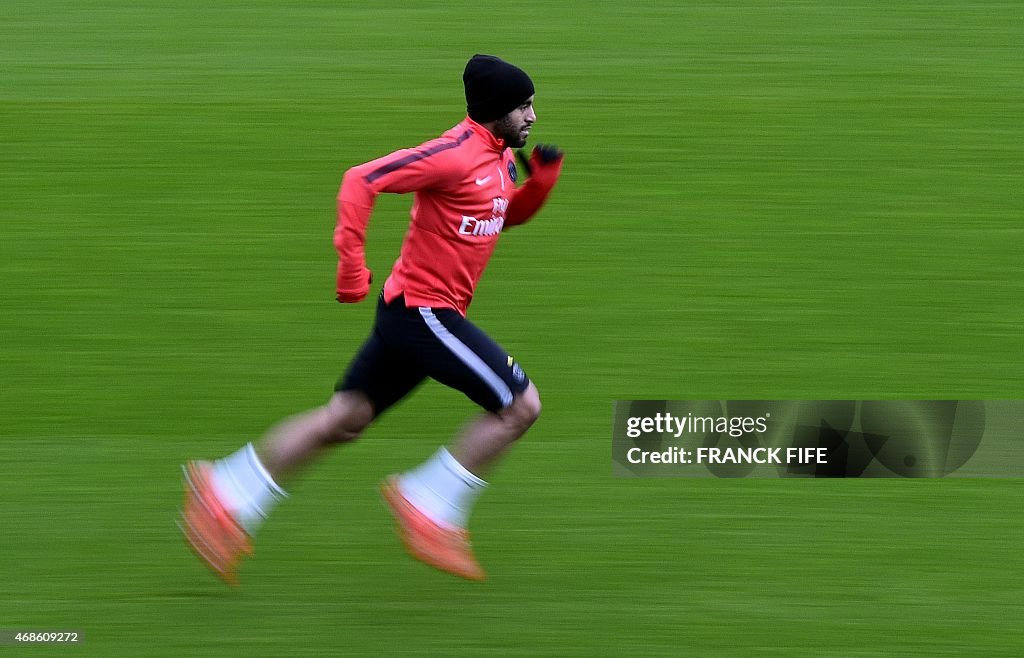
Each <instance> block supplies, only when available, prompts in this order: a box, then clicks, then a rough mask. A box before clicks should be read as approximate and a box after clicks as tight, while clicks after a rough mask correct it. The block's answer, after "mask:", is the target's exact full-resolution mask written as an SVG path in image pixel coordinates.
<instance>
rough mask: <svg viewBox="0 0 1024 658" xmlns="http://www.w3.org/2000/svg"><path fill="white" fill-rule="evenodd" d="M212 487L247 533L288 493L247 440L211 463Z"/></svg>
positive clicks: (252, 530) (250, 532)
mask: <svg viewBox="0 0 1024 658" xmlns="http://www.w3.org/2000/svg"><path fill="white" fill-rule="evenodd" d="M213 488H214V490H215V492H216V494H217V498H219V499H220V501H221V503H222V504H223V505H224V507H225V508H226V509H227V510H228V512H230V513H231V515H232V516H233V517H235V520H236V521H238V522H239V523H240V524H241V525H242V527H243V528H245V531H246V532H248V533H249V534H252V533H253V532H254V531H255V530H256V528H257V527H259V524H260V523H261V522H262V521H263V519H265V518H267V515H268V514H270V510H271V509H273V507H274V505H275V504H276V503H277V501H279V500H281V499H282V498H285V497H287V496H288V494H287V493H285V491H284V489H282V488H281V487H279V486H277V483H276V482H274V479H273V478H272V477H270V473H268V472H267V469H266V468H264V467H263V464H261V463H260V459H259V457H257V456H256V449H255V448H253V447H252V444H251V443H247V444H245V446H244V447H242V449H241V450H239V451H238V452H236V453H234V454H232V455H229V456H227V457H225V458H224V459H221V460H219V461H217V462H215V463H214V465H213Z"/></svg>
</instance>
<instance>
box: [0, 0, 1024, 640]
mask: <svg viewBox="0 0 1024 658" xmlns="http://www.w3.org/2000/svg"><path fill="white" fill-rule="evenodd" d="M1022 41H1024V23H1022V21H1021V15H1020V5H1019V3H1016V2H983V3H982V2H979V3H973V2H963V1H958V2H952V1H941V2H935V1H931V2H917V1H908V2H901V3H882V2H862V3H858V4H856V5H847V4H846V3H835V2H808V1H793V2H784V1H774V2H767V1H764V2H757V1H753V0H744V1H741V2H730V3H699V4H691V5H682V4H679V3H673V2H634V3H625V4H623V3H617V2H590V3H586V4H577V5H563V6H556V5H551V4H548V3H541V2H532V1H527V2H522V3H519V4H516V5H509V6H503V7H485V6H482V5H479V4H474V3H464V2H455V1H453V2H443V3H442V2H423V3H417V4H416V5H415V6H412V7H410V6H408V5H403V4H398V3H385V4H378V5H373V6H363V5H357V4H355V3H348V2H295V3H287V4H285V5H280V4H279V3H273V2H219V3H216V4H215V5H212V6H211V5H210V4H209V3H198V2H180V3H165V2H146V1H143V2H124V1H117V0H111V1H105V2H99V1H97V2H77V3H73V2H53V1H43V2H31V3H30V2H22V1H20V0H14V1H11V2H6V3H5V5H4V9H3V14H2V18H0V126H2V127H0V140H2V143H0V176H2V181H0V281H2V285H0V305H2V306H0V307H2V312H0V376H2V381H3V393H2V395H0V421H2V423H0V440H2V442H3V464H4V466H5V469H4V470H5V482H4V485H5V486H4V489H5V491H4V494H3V496H0V523H2V524H3V530H2V532H0V556H2V561H0V564H2V565H3V566H2V571H0V574H2V578H0V628H5V629H19V628H26V629H30V628H74V629H79V630H82V631H84V632H85V636H86V644H85V645H83V646H82V647H80V648H79V650H80V651H82V652H83V653H90V654H95V655H113V654H124V655H186V654H196V653H225V654H240V653H244V654H250V655H284V654H306V655H317V654H324V653H339V654H352V655H358V654H367V653H369V654H384V655H390V654H416V653H432V654H466V655H511V654H524V655H525V654H547V655H598V654H611V655H621V654H624V653H633V654H695V655H750V654H757V655H807V656H816V655H822V654H830V655H893V654H901V655H915V654H916V655H943V654H945V655H964V654H985V655H1019V654H1020V653H1021V652H1022V651H1024V634H1022V632H1021V631H1020V629H1019V619H1020V617H1021V612H1022V606H1021V600H1022V595H1024V576H1022V575H1021V566H1022V564H1021V560H1020V557H1019V552H1020V551H1019V544H1020V542H1019V537H1020V534H1021V530H1022V522H1021V517H1020V512H1019V508H1018V507H1017V504H1018V502H1019V497H1020V493H1021V489H1020V481H1019V480H963V481H953V480H950V481H895V480H893V481H848V482H846V481H819V482H815V481H776V480H773V481H733V480H717V481H703V480H682V479H679V480H616V479H612V478H611V477H610V471H611V460H610V436H609V427H610V414H611V403H612V401H613V400H615V399H629V398H651V399H657V398H669V399H728V398H738V399H821V398H835V399H857V398H866V399H883V398H946V399H948V398H954V399H964V398H978V399H1003V398H1020V397H1021V387H1022V382H1024V376H1022V375H1024V367H1022V365H1021V363H1022V361H1021V354H1022V349H1021V348H1022V341H1021V326H1022V324H1024V304H1022V303H1021V299H1024V265H1022V260H1021V257H1020V254H1021V252H1022V246H1024V240H1022V237H1024V231H1022V227H1021V225H1020V218H1021V216H1022V211H1024V202H1022V195H1021V192H1020V190H1021V175H1022V164H1024V157H1022V150H1021V145H1022V144H1024V139H1022V138H1024V129H1022V127H1021V126H1022V124H1021V115H1022V109H1024V104H1022V100H1024V85H1022V84H1021V80H1022V78H1021V72H1022V70H1024V55H1022V54H1021V50H1020V43H1021V42H1022ZM475 52H486V53H494V54H498V55H501V56H503V57H505V58H507V59H509V60H510V61H512V62H514V63H516V64H518V65H520V66H522V67H523V68H525V69H526V70H527V71H529V72H530V74H531V75H532V76H533V78H534V80H535V82H536V84H537V88H538V91H537V98H536V106H537V112H538V115H539V121H538V124H537V127H536V129H535V131H534V136H533V140H534V141H536V142H553V143H557V144H558V145H560V146H561V147H562V148H564V149H565V150H566V152H567V154H568V155H567V160H566V166H565V172H564V175H563V177H562V180H561V182H560V184H559V187H558V188H557V190H556V192H555V193H554V195H553V197H552V199H551V201H550V203H549V205H548V206H547V207H546V209H545V210H544V211H543V213H542V214H541V215H540V216H539V217H537V218H536V219H535V221H534V222H533V223H532V224H531V225H529V226H527V227H524V228H523V229H521V230H516V231H514V232H510V233H509V234H507V235H506V236H505V237H504V238H503V240H502V242H501V244H500V246H499V248H498V251H497V254H496V256H495V258H494V260H493V261H492V264H491V266H490V268H489V270H488V273H487V274H486V276H485V278H484V281H483V283H482V284H481V287H480V289H479V291H478V295H477V300H476V301H475V302H474V305H473V308H472V309H471V314H470V315H471V317H472V318H473V319H474V320H475V321H476V322H477V323H478V324H479V325H481V326H482V327H484V328H485V329H486V330H488V331H489V332H490V333H491V334H492V335H493V336H495V337H496V338H497V339H498V340H499V341H500V342H501V343H502V344H503V345H505V346H506V347H507V348H508V349H509V350H510V351H511V352H512V353H513V354H515V355H516V357H517V358H518V359H519V360H520V361H521V362H522V363H523V364H524V367H525V368H526V370H527V372H528V373H529V374H530V375H531V377H532V378H533V379H534V380H535V381H536V382H537V385H538V387H539V389H540V391H541V394H542V398H543V399H544V403H545V412H544V416H543V417H542V418H541V420H540V422H539V423H538V424H537V425H536V426H535V428H534V429H533V430H532V431H531V432H530V434H529V435H528V437H527V439H526V440H525V441H523V442H522V443H521V444H520V445H519V446H517V448H516V450H515V451H514V452H513V453H512V454H511V455H510V456H509V458H508V459H507V461H506V462H505V463H504V464H503V466H502V467H501V469H500V470H499V471H498V472H496V473H495V474H494V477H493V483H494V486H493V488H492V490H491V491H490V492H489V493H488V494H487V495H486V496H485V497H484V498H483V499H482V501H481V503H480V505H479V506H478V509H477V511H476V515H475V518H474V531H475V537H476V544H477V546H478V551H479V554H480V557H481V560H482V561H483V563H484V564H485V566H486V567H487V568H488V569H489V571H490V573H491V580H490V581H488V582H487V583H486V584H484V585H482V586H474V585H471V584H466V583H462V582H459V581H455V580H453V579H450V578H447V577H445V576H443V575H441V574H436V573H434V572H432V571H430V570H428V569H426V568H425V567H421V566H420V565H418V564H416V563H413V562H412V561H410V560H408V559H406V558H405V556H404V554H403V553H402V551H401V549H400V548H399V546H398V544H397V542H396V541H395V539H394V537H393V535H392V533H391V530H390V528H389V524H388V519H387V518H386V514H385V513H384V512H383V509H382V508H381V506H380V505H379V503H378V502H377V495H376V490H375V484H376V482H377V480H378V479H379V478H380V477H381V476H383V475H384V474H386V473H389V472H392V471H395V470H399V469H403V468H406V467H408V466H410V465H411V464H414V463H416V462H417V461H418V460H420V459H422V458H423V457H425V456H426V455H428V454H429V453H431V452H432V451H433V450H434V449H435V447H436V446H437V444H438V443H440V442H442V441H445V440H447V437H448V436H449V435H450V434H451V433H452V432H453V431H455V430H456V429H457V428H458V426H459V425H460V424H461V423H462V422H463V421H464V420H465V419H466V418H467V417H468V416H469V415H470V414H471V413H473V408H472V406H471V405H470V404H469V403H468V402H466V401H465V400H463V399H462V398H461V396H459V395H458V394H454V393H452V392H450V391H447V390H444V389H443V388H441V387H439V386H436V385H430V386H427V387H424V388H423V389H421V390H420V391H419V392H418V393H417V394H416V395H415V396H414V397H413V398H411V399H410V400H409V401H408V402H406V403H405V404H404V405H403V406H401V407H400V408H398V409H397V410H396V411H395V412H394V413H392V414H389V415H388V416H386V417H385V418H384V419H383V420H382V421H381V422H380V423H379V424H378V425H377V426H375V427H374V428H373V429H372V430H371V431H370V432H368V434H367V435H366V437H365V439H364V440H363V441H362V442H360V443H358V444H357V445H354V446H352V447H350V448H346V449H345V450H343V451H338V452H335V453H332V454H331V455H330V456H329V457H328V458H327V459H326V460H325V461H324V463H322V464H321V465H319V466H318V467H317V468H315V469H313V470H312V471H310V472H308V473H307V474H306V475H305V476H303V477H302V478H301V479H300V480H298V481H296V482H295V483H294V484H293V485H292V486H291V487H290V488H291V490H292V492H293V494H294V495H293V496H292V498H291V499H290V500H289V501H288V502H287V503H286V504H285V505H283V506H282V507H281V508H280V509H279V511H278V512H277V513H276V514H275V516H274V518H273V519H272V520H271V521H270V522H269V523H268V524H267V525H266V526H265V528H264V530H263V532H262V533H261V536H260V538H259V546H258V554H257V557H256V559H255V560H253V561H252V562H251V563H250V564H248V565H247V566H246V568H245V570H244V572H243V583H244V585H243V587H242V588H241V589H239V590H237V591H228V590H226V589H224V588H222V587H221V586H220V585H219V583H217V582H216V581H214V580H213V579H212V578H211V577H209V576H208V575H207V574H206V573H205V572H204V571H203V569H202V568H201V567H200V566H199V565H198V564H197V563H196V562H195V560H194V559H193V558H192V556H191V555H190V554H189V553H188V552H187V551H186V549H185V548H184V546H183V545H182V542H181V540H180V538H179V537H178V536H177V531H176V529H175V528H174V525H173V519H174V516H175V513H176V507H177V505H178V504H179V498H180V493H179V487H180V485H179V473H178V470H177V468H178V464H179V463H180V462H181V461H183V460H185V459H188V458H194V457H218V456H221V455H223V454H225V453H226V452H228V451H230V450H233V449H235V448H236V447H237V446H238V445H240V444H241V443H242V442H244V441H247V440H250V439H253V438H255V437H257V436H259V434H260V433H261V432H262V431H263V429H264V428H265V427H267V426H268V425H269V424H271V423H273V422H275V421H276V420H277V419H279V418H280V417H281V416H283V415H286V414H290V413H293V412H295V411H298V410H301V409H305V408H307V407H310V406H312V405H315V404H318V403H320V402H321V401H322V400H324V399H325V398H326V396H327V395H329V393H330V390H331V387H332V385H333V383H334V380H335V378H336V377H337V376H338V375H339V374H340V373H341V372H342V371H343V370H344V367H345V365H346V364H347V361H348V358H349V357H350V356H351V355H352V353H353V352H354V350H355V349H356V348H357V347H358V345H359V344H360V343H361V342H362V340H363V338H364V336H365V335H366V333H367V331H368V330H369V327H370V322H371V319H372V317H371V316H372V305H371V304H363V305H359V306H354V307H342V306H339V305H338V304H336V303H335V302H334V301H333V276H334V265H335V257H334V254H333V250H332V246H331V240H330V238H331V231H332V228H333V223H334V195H335V193H336V190H337V186H338V183H339V182H340V179H341V175H342V174H343V172H344V170H345V169H346V168H347V167H349V166H351V165H353V164H357V163H359V162H363V161H365V160H368V159H370V158H372V157H376V156H378V155H381V154H384V153H387V152H390V151H392V150H394V149H397V148H401V147H405V146H411V145H415V144H418V143H420V142H422V141H425V140H426V139H429V138H431V137H433V136H435V135H437V134H439V133H440V132H441V131H443V130H444V129H446V128H448V127H450V126H451V125H454V124H455V123H456V122H458V121H459V120H460V119H461V118H462V116H463V110H464V100H463V98H462V88H461V71H462V67H463V66H464V64H465V61H466V59H468V57H469V56H470V55H472V54H473V53H475ZM408 206H409V199H408V198H401V197H386V198H382V199H381V200H380V201H379V203H378V205H377V210H376V212H375V215H374V219H373V222H372V224H371V230H370V242H369V252H368V259H369V261H370V266H371V267H372V268H373V269H374V270H375V271H376V272H377V273H378V277H377V279H378V281H382V280H383V278H384V274H385V273H386V272H387V271H388V269H389V268H390V265H391V262H392V261H393V259H394V258H395V256H396V255H397V249H398V245H399V243H400V241H401V237H402V235H403V233H404V231H405V228H406V224H407V212H408ZM0 651H2V649H0ZM46 652H47V651H46V650H45V649H43V650H41V651H40V652H39V653H41V654H42V653H46ZM52 652H53V653H55V654H56V653H61V654H62V655H63V654H64V653H66V648H55V649H53V650H52Z"/></svg>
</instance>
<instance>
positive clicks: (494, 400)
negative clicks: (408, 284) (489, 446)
mask: <svg viewBox="0 0 1024 658" xmlns="http://www.w3.org/2000/svg"><path fill="white" fill-rule="evenodd" d="M427 377H430V378H431V379H435V380H437V381H439V382H441V383H442V384H444V385H446V386H450V387H451V388H454V389H456V390H458V391H462V392H463V393H464V394H465V395H466V397H468V398H469V399H470V400H472V401H473V402H476V403H477V404H478V405H480V406H481V407H483V408H484V409H486V410H488V411H499V410H501V409H504V408H505V407H507V406H509V405H510V404H512V400H513V399H514V398H515V396H516V395H518V394H520V393H522V392H523V391H525V390H526V387H527V386H528V385H529V383H530V380H529V378H528V377H527V376H526V373H524V372H523V369H522V368H520V367H519V364H518V363H516V362H515V360H514V359H513V358H512V357H511V356H510V355H509V353H508V352H506V351H505V350H503V349H502V348H501V346H500V345H498V344H497V343H495V342H494V341H493V340H491V338H490V337H489V336H488V335H487V334H485V333H484V332H483V331H481V330H480V329H479V328H478V327H477V326H476V325H474V324H473V323H472V322H470V321H469V320H467V319H466V318H464V317H463V316H462V315H460V314H459V313H458V311H455V310H452V309H448V308H428V307H426V306H420V307H412V308H406V306H405V298H404V297H402V296H399V297H397V298H396V299H394V300H392V301H391V303H385V301H384V297H383V295H381V297H380V299H379V301H378V302H377V319H376V322H375V323H374V326H373V333H371V334H370V337H369V338H368V339H367V340H366V342H365V343H363V346H362V347H361V348H360V349H359V353H358V354H357V355H356V357H355V359H354V360H353V361H352V363H351V364H350V365H349V368H348V372H346V373H345V376H344V377H343V378H342V379H341V380H340V381H339V382H338V384H337V386H335V390H336V391H352V390H355V391H362V392H363V393H365V394H366V395H367V396H368V397H369V398H370V401H371V402H372V403H373V407H374V412H375V413H376V414H377V415H380V414H381V413H383V412H384V411H385V410H386V409H387V408H388V407H390V406H391V405H393V404H395V403H396V402H398V401H399V400H401V399H402V398H404V397H405V396H406V395H408V394H409V393H410V392H411V391H412V390H413V389H414V388H416V386H418V385H419V384H420V383H421V382H422V381H423V380H424V379H426V378H427Z"/></svg>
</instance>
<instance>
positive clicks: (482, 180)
mask: <svg viewBox="0 0 1024 658" xmlns="http://www.w3.org/2000/svg"><path fill="white" fill-rule="evenodd" d="M489 180H491V177H490V176H488V177H487V178H477V179H476V184H477V185H486V184H487V181H489Z"/></svg>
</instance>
